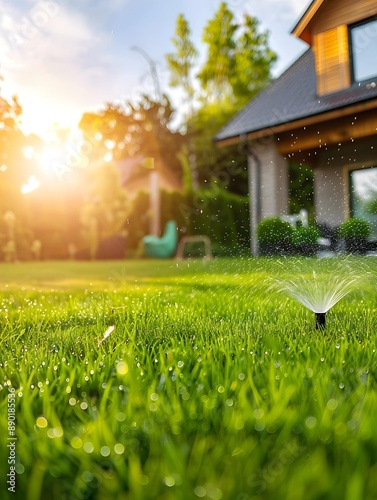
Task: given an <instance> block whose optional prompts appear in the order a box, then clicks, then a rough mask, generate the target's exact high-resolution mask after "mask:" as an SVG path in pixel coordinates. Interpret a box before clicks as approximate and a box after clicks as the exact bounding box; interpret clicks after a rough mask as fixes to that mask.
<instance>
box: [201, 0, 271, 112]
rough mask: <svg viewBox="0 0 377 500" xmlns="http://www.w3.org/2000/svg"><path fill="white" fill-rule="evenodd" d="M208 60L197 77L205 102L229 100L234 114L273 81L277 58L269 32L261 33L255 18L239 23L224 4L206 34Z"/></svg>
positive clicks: (245, 18) (207, 28)
mask: <svg viewBox="0 0 377 500" xmlns="http://www.w3.org/2000/svg"><path fill="white" fill-rule="evenodd" d="M203 41H204V42H205V43H206V44H207V58H206V61H205V62H204V64H203V66H202V68H201V69H200V71H199V73H198V79H199V81H200V82H201V85H202V89H203V90H204V96H205V100H206V101H208V100H220V101H224V99H227V100H229V101H231V102H232V103H234V107H235V111H238V110H239V109H241V108H242V107H243V106H244V104H245V103H246V102H247V101H248V100H250V99H251V98H252V97H254V95H255V94H256V93H257V92H259V91H260V90H261V89H262V88H264V87H265V86H266V85H267V84H268V83H269V81H270V79H271V68H272V66H273V64H274V63H275V62H276V59H277V56H276V54H275V53H274V52H273V51H272V50H271V49H270V48H269V47H268V32H266V31H265V32H259V22H258V20H257V19H256V18H254V17H251V16H249V15H248V14H245V15H244V17H243V21H242V22H241V23H237V22H236V21H235V18H234V15H233V13H232V12H231V10H229V8H228V7H227V4H226V3H225V2H222V3H221V4H220V6H219V9H218V11H217V12H216V13H215V16H214V18H213V19H212V20H210V21H208V23H207V26H206V27H205V29H204V31H203Z"/></svg>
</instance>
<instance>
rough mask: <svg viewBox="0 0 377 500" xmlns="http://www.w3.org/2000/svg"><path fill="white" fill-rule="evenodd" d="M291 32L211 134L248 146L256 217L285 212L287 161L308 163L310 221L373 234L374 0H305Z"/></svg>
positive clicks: (376, 168) (376, 158)
mask: <svg viewBox="0 0 377 500" xmlns="http://www.w3.org/2000/svg"><path fill="white" fill-rule="evenodd" d="M292 34H293V35H294V36H296V37H299V38H300V39H301V40H303V41H304V42H306V43H307V44H308V49H307V51H306V52H305V53H304V54H303V55H302V56H301V57H299V58H298V60H296V61H295V62H294V63H293V64H292V65H291V66H290V67H289V68H288V69H287V70H286V71H285V72H284V73H283V74H282V75H281V76H280V77H279V78H277V79H276V80H275V81H273V82H272V84H271V85H270V86H269V87H267V89H266V90H264V91H262V92H260V93H259V94H258V95H257V96H256V97H255V98H254V99H252V100H251V101H250V102H249V104H248V105H247V106H246V107H245V108H244V109H243V110H241V111H240V112H239V113H238V114H237V115H236V116H235V117H234V118H233V119H232V120H231V121H229V122H228V123H227V124H226V125H225V126H224V127H223V128H222V129H221V130H220V131H219V132H218V134H217V135H216V137H215V141H217V143H218V144H219V145H220V146H226V145H229V144H234V143H244V145H245V146H246V147H247V151H248V166H249V193H250V213H251V239H252V252H253V254H257V252H258V248H257V242H256V226H257V224H258V222H259V221H260V220H261V219H263V218H265V217H270V216H274V215H280V214H284V213H286V214H287V213H288V167H289V163H290V162H293V161H294V162H296V163H302V164H306V165H309V166H310V167H311V168H312V169H313V171H314V197H315V215H316V220H317V222H318V223H322V224H327V225H329V226H332V227H336V226H338V225H339V224H340V223H341V222H343V221H344V220H346V219H348V218H349V217H350V216H360V217H364V218H368V219H369V220H370V221H371V223H372V226H373V236H374V237H377V214H376V212H377V0H360V1H358V2H355V1H354V0H313V1H312V2H311V3H310V5H309V6H308V8H307V9H306V11H305V12H304V14H303V15H302V16H301V18H300V19H299V21H298V22H297V24H296V25H295V26H294V28H293V30H292Z"/></svg>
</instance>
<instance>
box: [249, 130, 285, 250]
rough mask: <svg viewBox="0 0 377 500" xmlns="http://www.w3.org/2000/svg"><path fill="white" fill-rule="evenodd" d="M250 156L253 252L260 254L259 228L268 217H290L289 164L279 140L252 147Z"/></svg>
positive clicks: (255, 144)
mask: <svg viewBox="0 0 377 500" xmlns="http://www.w3.org/2000/svg"><path fill="white" fill-rule="evenodd" d="M251 150H252V153H249V155H248V166H249V194H250V225H251V249H252V253H253V255H257V254H258V248H257V241H256V228H257V225H258V223H259V222H260V221H261V220H262V219H265V218H266V217H272V216H274V215H280V214H284V213H285V214H287V213H288V161H287V160H285V159H284V158H283V156H281V155H280V153H279V151H278V149H277V145H276V140H275V139H273V138H271V140H269V141H268V142H266V143H264V144H262V145H260V144H257V143H254V144H252V145H251Z"/></svg>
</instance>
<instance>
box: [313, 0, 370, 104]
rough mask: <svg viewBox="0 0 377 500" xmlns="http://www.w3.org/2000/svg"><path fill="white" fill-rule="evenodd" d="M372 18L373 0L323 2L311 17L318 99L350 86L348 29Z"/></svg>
mask: <svg viewBox="0 0 377 500" xmlns="http://www.w3.org/2000/svg"><path fill="white" fill-rule="evenodd" d="M375 14H377V2H376V0H359V1H358V2H355V1H354V0H342V1H341V2H340V1H338V2H334V1H333V2H325V3H324V4H323V6H322V7H321V8H320V9H319V11H318V13H317V14H316V15H315V16H314V18H313V20H312V22H311V24H310V32H311V35H310V38H311V40H312V42H311V45H312V49H313V51H314V54H315V60H316V73H317V93H318V95H324V94H329V93H332V92H337V91H339V90H342V89H345V88H348V87H349V86H350V85H351V71H350V54H349V40H348V26H349V25H351V24H354V23H356V22H358V21H362V20H364V19H367V18H368V17H371V16H373V15H375ZM371 36H375V34H374V33H373V34H372V35H371Z"/></svg>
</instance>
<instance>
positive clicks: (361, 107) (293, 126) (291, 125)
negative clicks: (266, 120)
mask: <svg viewBox="0 0 377 500" xmlns="http://www.w3.org/2000/svg"><path fill="white" fill-rule="evenodd" d="M376 109H377V99H371V100H369V101H366V102H361V103H357V104H354V105H352V106H346V107H344V108H340V109H335V110H333V111H328V112H326V113H320V114H318V115H313V116H309V117H306V118H301V119H299V120H294V121H291V122H286V123H282V124H280V125H275V126H272V127H269V128H265V129H262V130H256V131H253V132H249V133H246V134H242V135H237V136H234V137H229V138H227V139H222V140H220V141H217V144H218V145H219V146H220V147H225V146H230V145H232V144H238V143H242V142H245V141H252V140H258V139H264V138H268V137H271V136H278V135H280V134H284V133H286V132H293V131H295V130H299V129H303V130H304V129H305V128H306V127H311V126H312V125H317V126H320V125H321V124H327V122H329V121H333V120H336V119H338V118H344V117H347V116H351V117H355V116H356V115H358V114H359V113H363V112H366V111H369V110H374V121H375V123H376V125H375V126H376V127H377V117H376ZM332 126H333V125H332ZM375 133H376V134H377V130H376V131H375ZM365 135H367V134H365Z"/></svg>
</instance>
